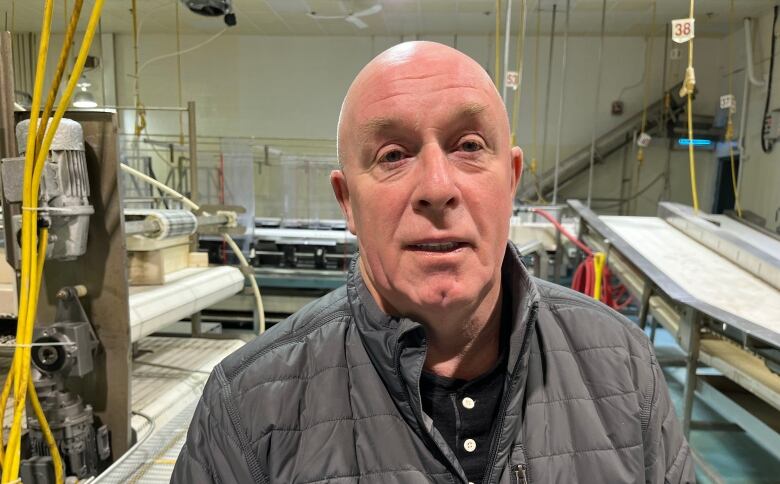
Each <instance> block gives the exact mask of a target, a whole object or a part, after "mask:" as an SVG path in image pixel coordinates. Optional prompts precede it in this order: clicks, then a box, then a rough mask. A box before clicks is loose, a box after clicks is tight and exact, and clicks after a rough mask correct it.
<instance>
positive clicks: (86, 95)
mask: <svg viewBox="0 0 780 484" xmlns="http://www.w3.org/2000/svg"><path fill="white" fill-rule="evenodd" d="M81 89H82V90H81V91H79V92H77V93H76V95H75V96H73V107H74V108H95V107H97V102H96V101H95V96H93V95H92V93H91V92H89V91H87V89H86V88H81Z"/></svg>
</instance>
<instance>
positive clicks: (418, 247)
mask: <svg viewBox="0 0 780 484" xmlns="http://www.w3.org/2000/svg"><path fill="white" fill-rule="evenodd" d="M468 245H469V244H467V243H466V242H431V243H424V244H411V245H408V246H407V249H409V250H414V251H418V252H453V251H456V250H458V249H461V248H463V247H467V246H468Z"/></svg>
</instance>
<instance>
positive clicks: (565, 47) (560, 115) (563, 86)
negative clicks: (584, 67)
mask: <svg viewBox="0 0 780 484" xmlns="http://www.w3.org/2000/svg"><path fill="white" fill-rule="evenodd" d="M570 1H571V0H566V21H565V27H564V30H563V56H562V59H561V97H560V101H559V103H558V139H557V140H556V141H555V174H554V176H553V198H552V204H553V205H556V204H557V203H558V171H559V170H560V166H561V132H562V131H563V105H564V103H565V102H566V53H567V51H568V49H569V10H570Z"/></svg>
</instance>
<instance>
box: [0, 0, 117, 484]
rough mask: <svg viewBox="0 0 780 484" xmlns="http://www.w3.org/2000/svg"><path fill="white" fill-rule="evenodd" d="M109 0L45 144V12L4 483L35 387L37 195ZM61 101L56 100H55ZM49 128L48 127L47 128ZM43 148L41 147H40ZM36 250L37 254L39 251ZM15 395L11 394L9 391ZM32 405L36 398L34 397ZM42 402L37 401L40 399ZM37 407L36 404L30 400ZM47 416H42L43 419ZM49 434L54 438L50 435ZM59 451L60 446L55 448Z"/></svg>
mask: <svg viewBox="0 0 780 484" xmlns="http://www.w3.org/2000/svg"><path fill="white" fill-rule="evenodd" d="M103 3H104V0H96V1H95V5H94V6H93V9H92V15H91V16H90V20H89V24H88V26H87V30H86V32H85V34H84V39H83V41H82V45H81V49H80V52H79V55H78V58H77V60H76V64H75V65H74V68H73V72H72V73H71V77H70V79H69V82H68V85H67V87H66V90H65V92H64V93H63V96H62V98H61V99H60V104H59V106H58V107H57V111H56V113H55V115H54V118H53V119H52V122H51V124H50V125H49V126H47V127H45V128H44V129H46V131H45V136H44V137H43V139H42V140H39V139H38V136H37V129H36V127H37V122H38V117H37V113H38V112H39V111H40V109H39V108H40V99H41V91H42V89H43V87H42V85H43V79H44V72H45V64H46V55H47V52H48V46H49V37H50V33H51V11H52V7H53V3H52V0H47V3H46V10H45V11H44V21H43V26H42V29H41V45H40V50H39V54H38V68H37V70H36V80H35V89H34V93H33V105H32V109H31V114H32V115H31V117H30V129H29V136H28V142H27V151H26V153H25V155H26V160H27V161H26V163H25V171H24V181H23V194H22V199H23V202H22V205H23V210H22V254H21V255H22V271H21V279H22V290H21V298H20V305H19V322H18V325H17V326H18V327H17V344H18V345H19V346H18V347H17V348H16V350H15V353H14V368H13V369H12V372H13V373H14V375H13V386H14V390H15V394H14V396H15V402H14V421H13V424H12V427H11V431H10V434H9V439H8V445H7V447H6V449H5V453H4V456H3V472H2V480H3V482H4V483H5V482H12V481H16V480H18V475H19V463H20V462H19V460H20V455H21V423H22V422H21V420H22V414H23V411H24V401H25V396H26V395H27V393H28V391H29V385H30V383H31V378H30V376H31V375H30V359H31V348H30V344H31V343H32V333H33V329H34V323H35V314H36V309H37V304H38V297H39V294H40V284H41V279H42V278H41V274H42V270H43V261H44V259H45V257H46V242H47V240H46V239H47V238H48V232H47V231H46V230H43V231H42V232H41V234H40V241H39V242H38V244H40V246H39V247H36V245H37V244H36V238H37V237H36V235H37V234H36V230H37V210H36V209H37V206H38V189H39V186H40V176H41V172H42V170H43V165H44V163H45V160H46V156H47V155H48V151H49V147H50V146H51V142H52V139H53V137H54V133H55V132H56V130H57V127H58V125H59V122H60V120H61V119H62V116H63V114H64V113H65V110H66V109H67V106H68V104H69V103H70V98H71V96H72V95H73V91H74V89H75V87H76V84H77V82H78V80H79V77H80V76H81V71H82V70H83V67H84V62H85V61H86V57H87V54H88V53H89V48H90V46H91V43H92V39H93V38H94V34H95V31H96V29H97V25H98V21H99V18H100V13H101V11H102V7H103ZM58 87H59V86H58V85H53V86H52V89H55V90H56V89H57V88H58ZM55 97H56V94H55ZM42 124H45V123H42ZM38 142H40V144H38ZM36 249H37V250H36ZM9 393H10V390H9ZM31 399H32V397H31ZM36 400H37V399H36ZM31 403H32V404H33V407H34V406H35V402H34V401H32V400H31ZM41 415H42V414H41ZM43 418H44V422H43V423H42V428H43V426H46V423H45V415H44V416H43ZM49 434H50V433H49ZM46 440H47V443H48V444H49V445H50V447H51V446H52V445H53V444H55V443H54V441H53V438H52V439H49V438H48V437H47V438H46ZM55 446H56V445H55ZM50 450H51V453H52V455H53V456H54V457H55V458H57V459H58V458H59V457H58V451H57V449H56V448H55V449H51V448H50ZM57 466H58V467H59V466H61V462H58V465H57ZM56 472H57V473H58V474H59V475H58V482H62V470H61V468H60V469H59V470H58V471H56Z"/></svg>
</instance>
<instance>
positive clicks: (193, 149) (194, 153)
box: [187, 101, 200, 203]
mask: <svg viewBox="0 0 780 484" xmlns="http://www.w3.org/2000/svg"><path fill="white" fill-rule="evenodd" d="M187 130H188V136H189V137H188V140H189V143H188V144H189V148H190V166H189V170H190V200H192V201H193V202H195V203H200V202H199V201H198V200H199V199H200V197H199V194H198V129H197V125H196V121H195V101H188V102H187Z"/></svg>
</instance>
